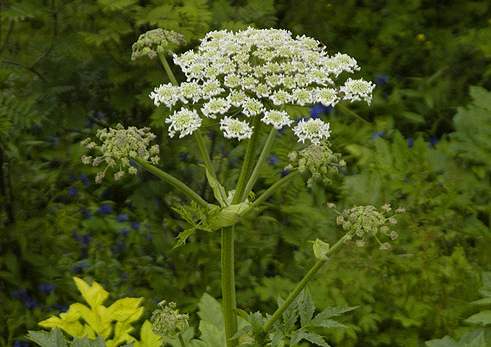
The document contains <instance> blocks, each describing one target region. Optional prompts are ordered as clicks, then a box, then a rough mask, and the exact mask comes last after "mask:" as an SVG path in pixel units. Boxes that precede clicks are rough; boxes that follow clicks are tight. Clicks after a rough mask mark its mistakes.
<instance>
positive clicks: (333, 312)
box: [312, 306, 358, 324]
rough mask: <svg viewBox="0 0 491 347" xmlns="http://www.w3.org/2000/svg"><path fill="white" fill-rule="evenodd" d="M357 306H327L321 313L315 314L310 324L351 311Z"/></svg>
mask: <svg viewBox="0 0 491 347" xmlns="http://www.w3.org/2000/svg"><path fill="white" fill-rule="evenodd" d="M356 308H358V306H354V307H337V306H336V307H328V308H326V309H325V310H323V311H322V312H321V313H319V314H318V315H316V316H315V317H314V319H312V324H317V323H318V322H321V321H323V320H325V319H326V318H330V317H336V316H339V315H340V314H342V313H345V312H349V311H353V310H354V309H356Z"/></svg>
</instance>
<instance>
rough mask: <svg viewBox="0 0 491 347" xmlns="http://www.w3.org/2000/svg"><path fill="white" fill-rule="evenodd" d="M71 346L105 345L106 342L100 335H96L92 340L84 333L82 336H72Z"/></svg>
mask: <svg viewBox="0 0 491 347" xmlns="http://www.w3.org/2000/svg"><path fill="white" fill-rule="evenodd" d="M71 347H106V344H105V342H104V339H103V338H102V336H97V338H96V339H95V340H92V339H89V337H88V336H87V335H85V336H84V337H83V338H78V337H74V338H73V341H72V344H71Z"/></svg>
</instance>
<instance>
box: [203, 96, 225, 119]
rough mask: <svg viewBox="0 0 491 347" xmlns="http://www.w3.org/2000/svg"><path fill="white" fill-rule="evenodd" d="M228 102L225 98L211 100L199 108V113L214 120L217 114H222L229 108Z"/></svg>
mask: <svg viewBox="0 0 491 347" xmlns="http://www.w3.org/2000/svg"><path fill="white" fill-rule="evenodd" d="M230 106H231V105H230V102H229V101H228V100H227V99H225V98H212V99H211V100H210V101H208V102H207V103H206V104H204V105H203V107H202V108H201V112H202V113H203V114H204V115H205V116H206V117H208V118H211V119H215V118H216V117H217V114H224V113H225V112H227V111H228V109H229V108H230Z"/></svg>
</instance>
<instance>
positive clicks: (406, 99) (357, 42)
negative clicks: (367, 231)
mask: <svg viewBox="0 0 491 347" xmlns="http://www.w3.org/2000/svg"><path fill="white" fill-rule="evenodd" d="M0 7H1V8H0V10H1V11H0V28H1V30H0V222H1V225H0V345H5V346H12V345H15V346H22V345H27V343H26V342H24V335H25V334H26V332H27V330H29V329H30V330H33V329H34V330H36V329H37V328H38V327H37V326H36V324H37V322H39V321H41V320H43V319H46V318H47V317H48V316H50V315H52V314H58V312H60V311H62V310H63V309H65V307H66V306H67V305H69V304H70V303H72V302H74V301H78V299H79V298H78V297H77V291H76V288H75V286H74V285H73V283H72V280H71V278H72V276H74V275H76V276H79V277H83V278H84V279H86V280H95V281H98V282H99V283H101V284H103V285H104V287H105V288H107V289H108V291H109V292H110V293H111V295H112V296H113V297H112V299H117V298H119V297H121V296H143V297H144V298H145V302H144V304H145V306H146V311H145V312H146V314H147V315H148V314H149V312H151V310H153V309H154V308H155V307H156V303H157V302H158V301H160V300H161V299H163V298H165V299H166V300H168V301H176V302H177V303H178V305H179V306H180V307H181V311H184V312H190V313H191V314H194V315H192V322H194V324H195V325H197V319H198V317H197V316H196V314H195V312H196V311H197V304H198V300H199V298H201V297H202V295H203V293H204V292H207V293H209V294H210V295H212V296H213V297H219V296H220V278H219V275H220V274H219V256H220V249H219V238H218V237H217V235H214V234H210V233H206V232H198V233H196V234H195V235H193V236H192V237H191V238H190V240H189V242H188V244H187V245H185V246H184V247H180V248H177V249H174V250H173V249H172V247H173V246H174V244H175V239H174V238H175V237H176V236H177V234H178V233H179V232H180V231H182V230H184V229H186V228H187V225H186V223H184V222H183V221H181V220H180V219H179V216H178V215H177V214H176V213H175V212H173V211H172V209H171V207H172V206H178V205H179V204H182V203H184V202H185V201H186V200H185V199H184V198H183V197H182V196H180V195H178V194H176V193H175V192H173V191H172V189H170V187H169V186H167V185H166V184H163V183H161V182H160V181H157V180H156V179H154V178H153V177H151V176H150V175H149V174H146V173H141V174H140V177H138V178H130V177H126V178H125V179H124V180H122V181H121V182H118V183H104V184H102V185H95V184H94V183H93V179H94V170H92V169H91V168H88V167H85V166H83V165H82V164H81V163H80V159H79V158H80V156H81V154H82V153H83V149H82V148H81V147H80V146H79V145H78V142H79V141H80V140H81V139H83V138H85V137H87V136H90V135H91V134H93V133H94V132H95V131H96V130H97V129H98V128H100V127H106V126H110V125H114V124H116V123H118V122H121V123H123V124H124V125H125V126H129V125H135V126H139V127H142V126H148V125H151V126H152V129H153V131H154V132H155V133H156V134H158V135H159V142H160V145H161V148H162V149H163V150H162V159H163V160H162V166H163V168H164V169H165V170H166V171H168V172H170V173H172V174H175V175H178V176H179V177H180V178H181V179H182V180H183V181H184V182H186V183H187V184H189V185H191V186H192V187H193V188H194V189H196V190H197V191H198V192H201V193H203V194H204V195H205V196H206V197H207V198H209V199H211V198H212V196H213V194H212V192H211V191H209V190H207V189H206V186H205V182H204V174H203V170H202V168H201V167H199V162H198V161H197V153H196V149H195V147H194V146H193V144H192V143H191V142H189V141H190V140H188V139H183V140H179V141H178V140H170V139H169V138H168V137H167V135H166V127H165V126H164V123H163V117H165V116H166V114H165V110H164V109H163V108H155V107H154V106H153V104H152V102H151V100H150V99H149V98H148V97H147V96H148V94H149V93H150V91H151V90H152V89H153V88H154V87H155V86H156V85H158V84H160V83H164V82H166V81H165V77H164V75H163V73H162V72H163V71H162V68H161V67H160V65H159V64H158V62H156V61H150V60H142V61H138V62H132V61H131V60H130V55H131V45H132V43H133V42H135V41H136V39H137V38H138V36H139V35H140V34H142V33H143V32H145V31H147V30H149V29H153V28H156V27H162V28H165V29H169V30H175V31H178V32H180V33H182V34H183V35H184V36H185V37H186V39H187V41H188V42H189V44H188V47H184V48H183V50H186V49H190V48H192V47H194V46H195V45H196V44H197V43H198V42H199V41H198V40H199V39H201V38H202V37H203V36H204V34H205V33H206V32H208V31H210V30H215V29H223V28H227V29H241V28H245V27H247V26H249V25H250V26H255V27H258V28H268V27H276V28H284V29H288V30H291V31H292V32H293V33H294V34H295V35H296V34H300V35H302V34H305V35H307V36H312V37H315V38H316V39H319V40H321V41H323V42H324V43H325V44H326V46H327V49H328V52H329V53H330V54H335V53H336V52H338V51H340V52H343V53H347V54H349V55H351V56H353V57H355V58H356V59H357V60H358V62H359V64H360V66H361V67H362V71H361V75H362V76H363V77H364V78H366V79H367V80H372V81H375V82H376V83H377V84H378V87H377V88H376V89H375V95H374V100H373V102H372V106H370V107H366V106H362V105H359V104H353V105H349V107H350V108H353V109H354V110H356V111H357V112H358V113H359V114H361V115H362V116H363V117H364V118H365V119H367V120H368V121H369V122H370V124H371V125H366V124H364V123H362V122H360V121H358V120H356V119H355V118H351V117H350V116H349V115H345V114H343V113H342V112H339V111H338V110H332V111H329V112H327V111H326V112H324V114H322V115H321V117H322V118H323V119H325V120H327V121H329V122H330V123H331V128H332V129H333V133H332V137H331V138H332V142H333V144H334V147H335V149H336V151H339V152H342V153H343V156H344V158H345V160H346V161H347V162H348V167H347V170H346V171H343V174H342V175H339V176H338V177H336V178H335V179H334V180H333V181H334V182H333V185H332V186H330V187H327V188H325V187H323V186H320V185H319V186H313V187H312V189H311V190H310V191H307V190H306V188H305V186H304V183H303V182H302V181H301V180H300V179H298V180H295V181H294V182H293V184H292V185H291V186H289V187H288V189H285V190H283V191H282V192H280V193H278V194H276V195H275V196H274V197H272V198H271V199H270V201H269V203H268V205H267V207H266V208H264V209H263V210H262V211H260V212H257V213H256V214H255V215H254V216H250V217H248V218H247V219H246V220H244V221H243V222H242V223H241V224H240V225H239V226H238V227H237V230H238V233H237V234H238V236H237V240H236V254H237V258H236V264H237V269H236V280H237V286H238V293H237V294H238V302H239V305H240V307H241V308H242V309H244V310H246V311H256V310H258V309H261V310H263V311H266V312H270V313H272V312H273V310H274V308H275V303H276V300H277V298H278V296H283V297H284V296H285V295H286V294H287V293H288V291H289V290H290V289H292V288H293V286H294V283H296V281H298V280H299V279H300V278H301V277H302V275H303V273H304V271H305V269H307V268H308V267H309V266H310V265H311V264H312V263H313V261H314V259H313V257H312V251H311V244H310V243H308V242H307V241H309V240H314V239H315V238H317V237H319V238H322V239H324V240H326V241H328V242H330V243H332V242H334V241H335V240H337V239H338V238H339V237H340V234H339V233H338V231H336V229H335V227H334V218H335V216H334V215H333V213H332V212H330V211H329V210H328V209H327V208H326V206H325V203H326V201H331V202H335V203H336V204H337V205H338V208H344V207H351V206H352V205H353V204H373V205H375V206H380V205H382V204H384V203H391V204H392V205H393V206H403V207H405V208H406V210H407V211H408V213H407V214H406V217H405V219H404V220H403V222H402V223H401V224H400V234H401V238H400V240H399V241H398V242H397V244H396V247H395V249H394V250H393V252H391V253H381V252H380V251H378V249H376V248H373V249H372V248H371V247H367V248H362V249H357V248H356V249H355V248H345V249H344V250H343V251H342V252H341V253H340V254H338V255H336V256H335V257H334V258H333V259H331V260H330V262H329V263H328V266H325V268H323V269H322V271H321V272H322V273H321V274H320V275H318V276H317V277H316V279H315V281H314V282H313V283H312V284H311V285H310V291H311V294H312V297H313V299H314V301H315V302H316V303H317V304H318V308H319V309H320V310H322V309H324V308H325V307H328V306H333V305H346V306H359V308H358V309H357V310H354V311H352V312H350V313H348V314H347V315H345V317H344V320H343V323H344V324H346V325H348V326H349V328H348V329H340V328H339V329H338V328H334V329H331V330H330V333H329V337H330V343H331V344H332V345H333V346H347V347H349V346H360V347H361V346H363V347H365V346H404V347H412V346H423V345H424V341H427V340H432V339H433V340H435V341H436V339H441V338H442V337H443V336H444V335H451V336H452V337H453V338H455V341H458V340H459V339H460V337H461V336H462V335H464V334H465V333H467V332H469V331H472V330H474V329H475V325H472V324H471V323H474V324H475V323H476V322H472V321H471V322H467V323H466V322H464V320H465V319H466V318H467V317H469V316H470V315H471V314H474V313H477V312H479V310H480V309H481V308H482V307H476V306H473V305H471V304H469V302H471V301H473V300H477V299H479V298H481V297H482V293H479V292H478V289H479V288H480V287H481V285H482V284H481V283H482V280H481V277H482V274H483V272H485V271H491V268H490V265H489V264H491V259H490V253H489V249H490V247H491V208H490V206H491V201H490V200H491V195H490V179H491V92H490V90H491V64H490V62H491V60H490V58H491V22H490V20H491V19H490V18H491V4H489V2H488V1H477V0H476V1H458V0H451V1H443V0H441V1H423V0H411V1H404V2H400V1H392V0H383V1H362V0H348V1H341V0H333V1H324V0H320V1H314V0H307V1H293V0H290V1H286V0H278V1H273V0H269V1H262V0H261V1H260V0H250V1H248V0H239V1H226V0H215V1H214V0H210V1H203V0H185V1H177V0H166V1H156V0H154V1H152V0H149V1H136V0H117V1H110V0H99V1H96V2H95V1H87V0H75V1H63V0H50V1H47V0H46V1H43V0H22V1H13V0H6V1H3V2H1V3H0ZM176 73H177V75H178V78H179V77H182V75H179V72H178V71H176ZM305 115H307V114H302V112H301V111H299V114H298V115H295V116H296V117H297V116H298V117H300V116H305ZM208 135H209V136H208V137H207V142H208V145H209V146H210V148H211V149H210V152H211V155H212V158H213V162H214V165H215V166H216V168H217V169H218V171H219V177H220V179H222V180H223V181H224V182H225V184H229V185H231V184H232V183H233V182H234V180H235V179H236V177H237V175H238V169H239V168H240V157H241V155H242V154H243V152H244V147H243V145H241V146H237V147H232V146H234V145H235V143H228V142H227V141H224V140H223V139H221V138H220V136H219V135H218V134H216V133H214V132H210V133H209V134H208ZM291 143H292V139H291V137H290V135H289V134H288V133H287V134H285V135H283V136H281V137H279V138H277V140H276V143H275V146H274V149H273V152H274V153H272V155H271V157H270V160H269V162H268V166H267V167H266V169H265V170H264V172H263V174H262V176H261V178H260V180H259V185H258V188H257V190H258V191H260V190H262V189H265V188H266V187H267V186H268V185H270V184H271V183H272V182H275V181H276V180H278V178H280V177H281V173H280V172H281V170H282V168H283V167H284V166H285V165H286V162H287V154H288V152H289V151H290V150H292V149H295V148H298V147H292V145H291ZM231 145H232V146H231ZM485 305H488V308H489V302H488V303H487V304H486V303H485ZM485 308H486V307H484V309H485ZM145 318H148V317H145ZM490 323H491V319H489V317H488V320H487V321H486V320H484V321H483V322H480V323H479V324H481V325H484V326H485V325H489V324H490ZM447 338H448V339H450V338H449V337H447ZM447 341H449V340H447ZM432 343H434V344H433V345H432V346H437V344H436V343H437V342H432ZM455 343H456V342H455ZM462 345H464V344H463V343H462Z"/></svg>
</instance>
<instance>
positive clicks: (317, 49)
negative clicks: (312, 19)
mask: <svg viewBox="0 0 491 347" xmlns="http://www.w3.org/2000/svg"><path fill="white" fill-rule="evenodd" d="M174 62H175V63H176V64H177V65H178V66H180V67H181V69H182V71H183V72H184V74H185V75H186V78H187V81H186V82H185V83H182V84H181V85H179V86H175V85H172V84H163V85H160V86H159V87H157V88H155V90H154V91H153V92H152V93H151V94H150V98H151V99H153V101H154V103H155V105H156V106H159V105H160V104H164V105H166V106H167V107H169V108H170V109H173V108H177V111H176V112H174V114H173V115H172V116H171V117H169V118H168V119H167V120H166V123H170V127H169V135H170V136H173V135H174V134H175V132H179V133H180V137H183V136H186V135H189V134H191V133H193V132H194V131H195V130H196V129H198V128H199V127H200V126H201V117H202V118H203V119H204V118H209V119H216V118H217V117H223V118H225V119H222V121H221V122H220V129H221V130H222V131H223V133H224V135H225V136H226V137H229V138H237V139H239V140H241V139H245V138H249V137H250V136H251V134H252V131H251V129H252V128H251V127H250V126H249V122H250V119H249V118H251V117H254V116H257V115H263V116H262V118H261V120H262V121H263V122H264V123H266V124H270V125H272V126H273V127H275V128H277V129H281V128H282V127H284V126H290V125H291V123H292V120H291V119H290V117H289V115H288V114H287V113H286V112H285V111H284V110H283V109H282V107H283V106H284V105H300V106H306V105H313V104H322V105H324V106H326V107H327V106H331V107H332V106H334V105H336V103H338V102H339V101H340V100H342V99H344V100H349V101H354V100H361V99H363V100H365V101H367V102H368V103H370V100H371V94H372V91H373V88H374V85H373V84H372V83H371V82H367V81H364V80H362V79H359V80H353V79H348V80H347V81H346V83H345V84H344V85H343V86H342V87H337V86H336V85H335V83H334V79H335V78H337V77H338V76H339V75H340V74H341V73H342V72H348V73H354V72H355V71H358V70H360V68H359V67H358V64H357V62H356V60H355V59H353V58H351V57H349V56H348V55H346V54H341V53H337V54H336V55H334V56H329V55H328V54H327V52H326V51H325V47H324V45H323V44H321V42H319V41H317V40H315V39H312V38H310V37H306V36H297V37H296V38H293V37H292V34H291V32H289V31H287V30H279V29H261V30H259V29H252V28H248V29H247V30H244V31H238V32H236V33H234V32H229V31H226V30H222V31H214V32H210V33H208V34H207V35H206V37H205V38H204V39H203V40H202V42H201V45H200V46H199V47H198V49H197V51H188V52H185V53H183V54H181V55H179V56H177V55H174ZM190 104H195V107H196V110H191V108H192V106H190ZM196 111H198V112H199V113H198V112H196ZM195 112H196V113H195ZM227 113H231V114H233V115H234V116H233V117H234V118H232V117H231V116H230V115H227ZM191 114H192V115H193V116H192V117H190V115H191ZM236 115H237V116H236ZM239 117H242V119H241V120H239ZM232 120H234V122H232ZM239 122H240V123H239ZM239 124H241V126H238V125H239ZM294 133H295V134H296V135H297V136H298V138H299V141H302V142H304V141H305V140H310V141H311V142H312V143H315V144H318V143H319V141H320V140H321V139H323V138H324V139H325V138H327V137H328V136H329V124H327V123H324V122H322V121H321V120H320V119H317V120H316V121H315V122H304V121H302V122H300V123H299V124H298V125H297V126H296V127H295V128H294Z"/></svg>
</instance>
